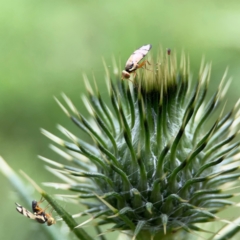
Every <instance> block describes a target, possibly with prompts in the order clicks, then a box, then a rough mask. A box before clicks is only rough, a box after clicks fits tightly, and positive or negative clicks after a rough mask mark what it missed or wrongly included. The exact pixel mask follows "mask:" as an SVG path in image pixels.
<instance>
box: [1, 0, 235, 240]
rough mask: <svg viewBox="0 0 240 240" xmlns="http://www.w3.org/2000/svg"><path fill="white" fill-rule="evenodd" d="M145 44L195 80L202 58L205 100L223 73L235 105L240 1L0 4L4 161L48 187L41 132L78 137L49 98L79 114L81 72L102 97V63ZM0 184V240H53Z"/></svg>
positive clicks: (4, 181)
mask: <svg viewBox="0 0 240 240" xmlns="http://www.w3.org/2000/svg"><path fill="white" fill-rule="evenodd" d="M146 43H151V44H152V45H153V49H152V50H151V51H152V53H154V52H155V53H156V51H157V49H158V46H159V45H161V46H162V47H163V49H165V48H171V49H174V50H176V51H177V52H179V53H180V52H181V51H182V50H184V51H185V52H186V53H187V54H189V56H190V57H191V65H192V73H193V74H194V76H197V73H198V69H199V65H200V62H201V58H202V56H203V55H204V56H205V58H206V60H207V61H212V62H213V73H212V81H211V82H210V92H213V91H214V89H215V88H216V86H217V85H218V83H219V81H220V79H221V76H222V75H223V73H224V71H225V69H226V67H227V66H229V74H228V75H229V76H233V82H232V84H231V86H230V89H229V93H228V97H227V98H228V105H229V106H232V105H233V103H234V102H236V100H237V99H238V97H239V86H240V83H239V80H240V2H239V1H238V0H230V1H221V0H218V1H217V0H216V1H209V0H203V1H185V0H172V1H166V0H165V1H164V0H157V1H151V0H149V1H146V0H138V1H134V0H132V1H129V0H119V1H114V0H102V1H83V0H78V1H76V0H72V1H71V0H70V1H61V0H59V1H49V0H48V1H47V0H41V1H37V0H18V1H16V0H12V1H6V0H5V1H4V0H3V1H0V155H2V156H3V157H4V158H5V160H6V161H7V162H8V164H9V165H10V166H11V167H12V168H13V169H15V170H17V171H18V170H19V169H23V170H24V171H25V172H26V173H28V174H29V175H30V176H31V177H33V178H34V179H35V180H36V181H37V182H38V183H40V182H46V181H51V180H53V179H54V178H53V177H52V176H51V175H50V174H49V173H48V172H47V171H46V170H45V168H44V166H43V163H42V162H41V161H40V160H39V159H38V158H37V155H38V154H39V155H43V156H45V157H49V158H52V159H55V160H57V157H56V155H55V154H54V153H53V152H52V151H51V150H50V149H49V148H48V144H49V143H50V140H48V139H46V138H45V137H44V136H43V135H41V134H40V131H39V129H40V128H44V129H46V130H49V131H51V132H52V133H55V134H58V131H57V130H56V124H57V123H60V124H62V125H63V126H65V127H67V128H68V129H69V130H72V131H75V132H76V133H77V134H78V136H81V133H80V132H79V131H78V130H77V131H76V128H75V126H74V125H73V124H72V123H71V122H70V121H69V120H68V118H67V117H66V116H65V115H64V113H63V112H62V111H61V109H60V108H59V107H58V105H57V104H56V102H55V101H54V100H53V96H57V97H60V94H61V92H64V93H66V94H67V95H68V96H69V97H70V98H71V99H72V100H73V102H74V103H75V104H76V106H78V108H79V109H80V110H81V111H82V112H83V114H85V113H86V111H85V108H84V106H83V105H82V103H81V99H80V95H81V94H82V93H84V92H85V90H84V84H83V78H82V73H86V74H87V75H88V76H89V77H90V78H91V75H92V72H94V74H95V76H96V79H97V81H98V84H99V87H100V89H101V91H102V92H103V93H104V91H106V87H105V83H104V69H103V64H102V57H104V59H105V60H106V62H107V64H108V65H109V67H110V68H111V57H112V55H113V54H114V55H115V56H116V57H117V58H118V57H121V64H122V66H124V64H125V62H126V60H127V58H128V57H129V56H130V54H131V53H132V52H133V51H134V50H135V49H136V48H138V47H140V46H141V45H143V44H146ZM0 182H1V194H0V213H1V214H0V239H5V240H8V239H18V240H22V239H33V238H34V239H35V240H39V239H50V238H49V237H48V238H46V237H45V235H44V232H43V231H42V229H43V228H44V227H46V226H42V225H40V224H36V223H35V222H33V221H30V220H29V219H27V218H24V217H22V216H20V215H19V214H17V212H16V210H15V206H14V202H15V201H16V202H19V203H22V202H21V198H20V197H19V194H18V193H17V191H16V190H15V189H14V188H13V187H12V186H11V185H10V183H9V182H8V180H7V179H6V178H5V177H4V176H2V175H0ZM47 190H48V192H49V193H51V192H52V190H51V189H47ZM37 196H38V195H37V194H36V197H37ZM31 200H32V199H29V203H30V202H31ZM65 206H66V208H68V204H65ZM27 207H29V206H27ZM69 208H71V206H69ZM78 211H79V210H78V209H75V211H74V210H73V211H72V213H77V212H78ZM238 215H239V214H238ZM52 228H54V226H53V227H52ZM72 239H74V237H73V238H72Z"/></svg>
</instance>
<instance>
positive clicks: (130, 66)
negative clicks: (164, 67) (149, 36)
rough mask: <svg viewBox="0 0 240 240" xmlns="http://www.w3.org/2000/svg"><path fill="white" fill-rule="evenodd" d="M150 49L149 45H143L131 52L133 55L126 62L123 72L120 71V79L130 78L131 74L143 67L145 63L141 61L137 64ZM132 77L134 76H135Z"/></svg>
mask: <svg viewBox="0 0 240 240" xmlns="http://www.w3.org/2000/svg"><path fill="white" fill-rule="evenodd" d="M151 48H152V45H151V44H147V45H143V46H142V47H140V48H139V49H137V50H136V51H134V52H133V54H132V55H131V56H130V57H129V59H128V60H127V62H126V66H125V70H123V71H122V79H124V78H127V79H129V78H130V74H131V73H133V72H134V73H135V71H136V70H137V69H138V68H141V67H143V66H144V65H145V64H146V62H147V61H143V62H141V63H140V64H139V62H140V61H141V60H142V59H143V58H144V57H145V56H146V55H147V53H148V52H149V51H150V49H151ZM135 75H136V73H135ZM135 75H134V76H135Z"/></svg>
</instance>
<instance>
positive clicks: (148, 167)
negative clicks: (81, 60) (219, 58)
mask: <svg viewBox="0 0 240 240" xmlns="http://www.w3.org/2000/svg"><path fill="white" fill-rule="evenodd" d="M168 53H169V52H168ZM149 61H150V63H151V65H149V66H147V68H148V69H150V70H146V69H140V70H137V76H136V78H135V79H134V84H132V82H130V81H128V80H124V81H122V80H121V79H120V78H121V77H120V72H121V71H120V70H121V69H118V68H117V67H116V66H115V64H114V63H113V66H114V73H109V71H108V69H107V68H106V71H107V77H106V78H107V87H108V97H109V100H110V101H109V102H111V103H110V104H109V103H106V102H105V101H103V98H102V96H101V94H100V92H99V91H98V88H97V87H95V91H94V90H93V89H92V87H91V86H90V84H89V82H88V80H87V77H86V76H84V79H85V82H86V88H87V91H88V98H86V97H84V98H83V100H84V103H85V106H86V108H87V109H88V111H89V113H90V114H91V118H90V119H89V118H86V117H85V116H83V115H82V114H81V111H80V110H77V109H76V107H75V106H74V105H73V103H72V102H71V101H70V100H69V98H67V97H66V96H65V95H64V96H63V98H64V100H65V102H66V103H67V105H68V108H69V109H70V111H69V110H67V108H65V107H64V106H63V104H62V103H60V102H59V101H58V100H57V101H58V103H59V105H60V106H61V108H62V109H63V110H64V112H65V113H66V114H67V116H68V117H69V118H70V119H71V120H72V121H73V123H74V124H76V125H77V126H78V127H79V128H80V129H81V130H82V131H83V132H85V133H87V134H88V135H89V136H90V138H91V139H92V141H91V142H86V141H83V140H81V139H80V138H78V137H77V136H76V134H74V133H70V132H69V131H68V130H66V129H65V128H64V127H62V126H59V127H58V128H59V130H60V131H61V132H62V133H63V134H65V136H66V137H67V138H69V140H68V141H66V140H62V139H60V138H58V137H56V136H54V135H52V134H50V133H49V132H47V131H45V130H43V133H44V134H45V135H46V136H47V137H49V138H50V139H52V140H53V141H55V142H56V143H58V144H60V145H61V146H63V147H65V148H66V150H65V151H63V150H62V149H61V150H60V149H59V148H57V147H55V146H53V147H52V148H53V150H55V151H56V152H57V153H59V154H60V155H62V156H63V157H64V158H65V159H66V160H68V161H69V162H71V165H70V164H69V165H63V164H60V163H57V162H54V161H52V160H48V159H46V158H43V157H41V158H42V159H43V160H45V161H47V162H48V163H50V164H53V165H54V166H55V167H57V168H59V171H56V170H54V171H52V172H54V173H56V174H58V176H59V177H60V178H62V179H63V180H64V182H65V184H49V185H50V186H57V187H58V188H62V189H68V190H71V191H73V192H74V195H67V196H65V197H69V198H77V199H80V200H81V203H82V204H84V205H85V206H86V208H87V209H86V211H85V212H83V213H82V215H86V214H91V216H92V219H95V223H96V220H98V219H99V220H98V221H97V223H98V226H101V225H104V224H109V223H113V224H114V225H113V227H112V230H120V231H123V230H128V234H130V235H132V236H133V237H134V238H137V239H151V238H152V239H160V237H161V239H181V238H183V237H184V238H186V236H187V235H186V234H184V233H187V232H190V233H194V232H195V233H196V232H197V231H203V229H202V228H200V227H198V226H197V225H196V223H208V222H212V221H215V220H219V218H218V217H217V216H216V215H215V214H216V213H218V212H219V211H221V210H222V209H223V208H224V207H226V206H228V205H232V204H233V203H232V202H230V201H229V200H227V199H229V198H231V197H233V194H227V193H225V191H226V190H227V188H226V185H225V184H226V183H230V182H232V183H234V182H236V181H237V180H238V178H239V177H240V173H239V172H237V170H238V168H239V167H238V162H237V160H238V159H237V158H236V155H237V154H238V152H239V144H240V142H239V141H235V137H236V135H237V133H238V128H239V121H238V118H239V113H238V112H237V111H238V107H239V103H237V104H236V105H235V106H234V107H233V108H232V109H231V110H230V111H223V109H221V108H220V107H219V106H220V103H221V102H222V99H223V97H224V94H225V93H226V89H227V87H226V86H227V85H228V82H227V81H225V80H226V74H224V76H223V79H222V81H221V82H220V85H219V87H218V89H217V91H216V92H215V93H214V94H213V95H212V96H207V89H208V83H209V79H210V71H211V70H210V69H211V67H210V65H209V64H204V63H202V65H201V67H200V71H199V75H198V76H197V77H195V78H193V77H192V76H191V75H190V70H189V61H188V60H186V58H185V56H184V55H183V56H182V58H181V63H180V67H178V64H177V61H176V56H173V55H168V54H166V56H164V54H162V53H160V54H159V56H158V58H157V61H156V62H155V61H153V60H152V59H150V60H149ZM225 82H226V83H227V84H225ZM207 99H208V100H207ZM225 112H226V113H225ZM234 161H235V163H236V165H234V164H233V163H234ZM228 189H229V187H228ZM236 226H237V225H236ZM191 236H194V235H191Z"/></svg>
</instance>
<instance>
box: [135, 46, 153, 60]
mask: <svg viewBox="0 0 240 240" xmlns="http://www.w3.org/2000/svg"><path fill="white" fill-rule="evenodd" d="M151 48H152V45H151V44H147V45H143V46H142V47H140V48H139V49H137V50H136V51H134V53H133V54H137V55H139V58H140V57H141V59H142V58H144V57H145V56H146V55H147V53H148V52H149V51H150V49H151ZM141 59H140V60H141ZM140 60H139V61H140ZM139 61H138V62H139Z"/></svg>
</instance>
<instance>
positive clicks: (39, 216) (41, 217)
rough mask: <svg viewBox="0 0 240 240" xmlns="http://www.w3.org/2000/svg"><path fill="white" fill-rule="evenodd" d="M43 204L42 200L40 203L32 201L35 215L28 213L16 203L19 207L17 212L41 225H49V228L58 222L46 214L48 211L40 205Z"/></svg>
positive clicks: (49, 214)
mask: <svg viewBox="0 0 240 240" xmlns="http://www.w3.org/2000/svg"><path fill="white" fill-rule="evenodd" d="M41 202H43V200H42V199H41V200H40V201H39V202H37V201H35V200H33V201H32V210H33V213H31V212H30V211H28V210H27V209H26V208H24V207H22V206H21V205H19V204H18V203H15V204H16V205H17V208H16V210H17V211H18V212H19V213H21V214H22V215H24V216H25V217H28V218H30V219H33V220H36V221H37V222H39V223H47V225H48V226H51V225H53V224H55V223H56V220H55V219H54V218H53V217H52V214H51V213H46V212H45V210H46V209H42V208H41V207H40V206H39V204H40V203H41Z"/></svg>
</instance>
